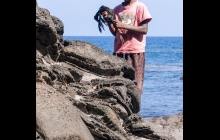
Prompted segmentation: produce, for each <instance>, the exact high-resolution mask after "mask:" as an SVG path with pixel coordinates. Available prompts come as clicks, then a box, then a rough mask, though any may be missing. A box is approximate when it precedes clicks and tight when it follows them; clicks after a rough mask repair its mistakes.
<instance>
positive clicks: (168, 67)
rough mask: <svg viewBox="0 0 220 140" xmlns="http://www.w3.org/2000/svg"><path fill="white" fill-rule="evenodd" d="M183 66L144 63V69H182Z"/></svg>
mask: <svg viewBox="0 0 220 140" xmlns="http://www.w3.org/2000/svg"><path fill="white" fill-rule="evenodd" d="M182 70H183V66H169V65H146V66H145V71H182Z"/></svg>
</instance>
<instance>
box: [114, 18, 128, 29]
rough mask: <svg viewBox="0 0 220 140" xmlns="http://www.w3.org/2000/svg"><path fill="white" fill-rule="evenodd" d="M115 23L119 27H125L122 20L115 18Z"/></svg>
mask: <svg viewBox="0 0 220 140" xmlns="http://www.w3.org/2000/svg"><path fill="white" fill-rule="evenodd" d="M113 23H114V25H115V26H116V27H117V28H119V29H125V24H123V23H122V22H121V21H119V20H116V19H115V20H113Z"/></svg>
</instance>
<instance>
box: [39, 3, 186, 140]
mask: <svg viewBox="0 0 220 140" xmlns="http://www.w3.org/2000/svg"><path fill="white" fill-rule="evenodd" d="M63 33H64V24H63V23H62V21H61V20H60V19H59V18H57V17H55V16H52V15H50V12H49V11H48V10H47V9H44V8H40V7H39V6H38V5H37V1H36V139H42V140H52V139H53V140H54V139H60V140H63V139H68V140H161V139H163V140H182V138H183V136H182V131H183V130H182V122H183V119H182V118H183V117H182V116H183V115H182V113H180V114H176V115H173V116H169V117H159V118H152V119H146V120H144V119H143V118H142V117H141V116H140V115H139V114H138V112H139V111H140V94H139V93H138V89H137V86H136V82H135V81H134V69H133V67H132V66H131V65H130V64H129V63H128V62H127V61H125V60H124V59H121V58H118V57H116V56H113V55H110V54H108V53H106V52H105V51H103V50H102V49H100V48H99V47H97V46H95V45H93V44H91V43H89V42H83V41H80V40H63ZM97 56H98V57H97ZM179 118H181V119H179ZM177 124H178V125H177Z"/></svg>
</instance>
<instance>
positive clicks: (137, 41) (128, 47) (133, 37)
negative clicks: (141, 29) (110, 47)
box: [114, 1, 146, 53]
mask: <svg viewBox="0 0 220 140" xmlns="http://www.w3.org/2000/svg"><path fill="white" fill-rule="evenodd" d="M141 6H143V4H142V3H140V2H138V1H136V2H135V3H133V4H132V5H131V6H126V7H124V6H122V4H120V5H118V6H116V7H115V9H114V12H115V17H116V19H117V20H120V21H121V22H122V23H124V24H127V25H132V26H138V25H139V24H140V22H141V18H142V17H141V13H140V12H139V8H142V7H141ZM120 35H121V36H122V37H123V40H124V44H122V41H121V39H120ZM145 45H146V35H145V34H138V33H134V32H130V31H128V30H125V29H118V30H117V31H116V37H115V42H114V52H115V53H140V52H144V51H145Z"/></svg>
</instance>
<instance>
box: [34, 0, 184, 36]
mask: <svg viewBox="0 0 220 140" xmlns="http://www.w3.org/2000/svg"><path fill="white" fill-rule="evenodd" d="M123 1H124V0H37V3H38V6H39V7H40V8H45V9H47V10H49V12H50V14H51V15H52V16H56V17H58V18H59V19H61V20H62V22H63V24H64V34H63V35H64V36H112V34H111V33H110V31H109V30H108V27H107V26H105V31H103V32H102V33H100V32H99V30H98V23H97V22H96V21H95V20H94V15H95V14H96V12H97V11H98V9H99V7H100V6H102V5H104V6H107V7H109V8H111V9H113V8H114V7H115V6H117V5H119V4H120V3H122V2H123ZM138 1H139V2H142V3H144V4H145V5H146V6H147V8H148V11H149V12H150V14H151V16H152V20H151V21H150V22H149V23H148V32H147V36H183V0H138Z"/></svg>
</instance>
